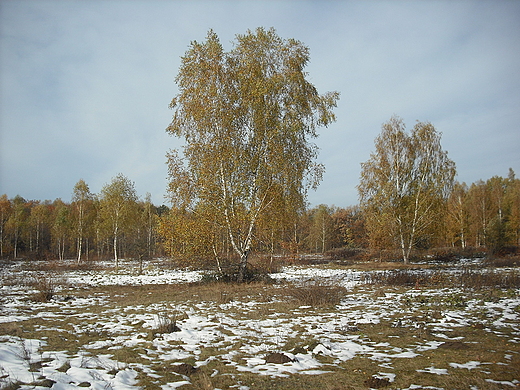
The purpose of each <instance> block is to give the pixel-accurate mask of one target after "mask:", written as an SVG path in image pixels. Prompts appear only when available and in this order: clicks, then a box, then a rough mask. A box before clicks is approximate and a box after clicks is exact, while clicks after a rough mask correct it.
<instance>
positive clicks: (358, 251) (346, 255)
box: [325, 247, 367, 261]
mask: <svg viewBox="0 0 520 390" xmlns="http://www.w3.org/2000/svg"><path fill="white" fill-rule="evenodd" d="M366 253H367V250H366V249H362V248H347V247H343V248H334V249H331V250H329V251H327V252H325V256H327V257H329V258H330V259H331V260H354V261H359V260H364V259H365V257H366Z"/></svg>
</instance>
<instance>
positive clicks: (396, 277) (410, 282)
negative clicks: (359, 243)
mask: <svg viewBox="0 0 520 390" xmlns="http://www.w3.org/2000/svg"><path fill="white" fill-rule="evenodd" d="M364 278H365V280H364V281H365V283H369V284H376V285H387V286H407V287H414V286H415V287H464V288H471V289H474V290H479V289H482V288H488V287H489V288H503V289H509V288H518V287H520V273H519V272H517V271H516V270H514V271H510V272H494V271H481V270H475V269H471V268H466V269H463V270H462V271H461V272H457V273H454V274H453V273H448V272H443V271H441V270H435V271H421V270H407V269H399V270H391V271H383V272H371V273H366V274H365V275H364Z"/></svg>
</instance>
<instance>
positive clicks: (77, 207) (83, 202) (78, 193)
mask: <svg viewBox="0 0 520 390" xmlns="http://www.w3.org/2000/svg"><path fill="white" fill-rule="evenodd" d="M93 199H94V195H92V193H91V192H90V189H89V187H88V185H87V183H85V181H84V180H83V179H80V180H79V181H78V182H77V183H76V185H75V186H74V189H73V193H72V203H73V206H74V211H75V217H76V221H75V222H76V226H75V227H76V235H77V237H76V240H77V251H78V256H77V262H78V263H80V262H81V254H82V250H83V240H84V237H85V230H86V229H87V226H86V223H87V213H88V209H89V205H90V203H91V202H92V200H93Z"/></svg>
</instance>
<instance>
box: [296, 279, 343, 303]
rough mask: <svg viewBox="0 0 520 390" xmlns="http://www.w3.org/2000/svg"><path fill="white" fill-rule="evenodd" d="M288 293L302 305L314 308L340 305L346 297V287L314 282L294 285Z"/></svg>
mask: <svg viewBox="0 0 520 390" xmlns="http://www.w3.org/2000/svg"><path fill="white" fill-rule="evenodd" d="M286 292H287V294H288V295H289V296H290V297H291V298H293V299H296V300H297V301H299V302H300V304H302V305H306V306H312V307H320V306H335V305H338V304H339V303H341V300H342V299H343V298H344V297H345V295H346V290H345V288H344V287H341V286H337V285H331V284H326V283H323V282H314V281H312V282H307V283H305V284H303V285H295V284H293V285H291V286H289V287H288V288H287V290H286Z"/></svg>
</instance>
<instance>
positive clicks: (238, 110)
mask: <svg viewBox="0 0 520 390" xmlns="http://www.w3.org/2000/svg"><path fill="white" fill-rule="evenodd" d="M308 62H309V49H308V48H307V47H306V46H304V45H303V44H302V43H301V42H299V41H296V40H294V39H287V40H286V39H282V38H280V37H279V36H278V35H277V34H276V31H275V30H274V29H269V30H265V29H263V28H258V29H257V30H256V31H254V32H252V31H248V32H247V33H246V34H244V35H237V36H236V40H235V42H234V47H233V49H232V50H231V51H229V52H225V51H224V49H223V47H222V45H221V43H220V41H219V38H218V37H217V35H216V34H215V33H214V32H213V31H209V32H208V35H207V37H206V40H205V41H204V42H202V43H199V42H192V43H191V45H190V48H189V50H188V51H187V52H186V54H185V56H184V57H183V58H182V64H181V67H180V70H179V74H178V76H177V78H176V82H177V84H178V87H179V93H178V94H177V96H175V97H174V98H173V100H172V102H171V104H170V108H171V109H173V110H174V115H173V120H172V122H171V124H170V125H169V127H168V128H167V132H169V133H170V134H172V135H175V136H178V137H181V138H184V140H185V147H184V150H183V156H180V155H179V153H177V152H176V151H172V152H171V153H169V154H168V164H169V174H170V175H169V176H170V182H169V194H170V196H171V200H172V205H173V212H174V213H175V212H179V210H188V211H189V212H190V213H193V214H194V215H195V216H196V218H197V219H198V220H199V222H201V223H203V224H205V225H206V226H205V229H202V230H203V231H207V229H209V230H210V231H211V232H212V233H206V234H210V235H212V236H214V237H220V234H219V232H221V231H222V230H224V231H225V234H226V235H227V237H228V239H229V242H230V245H231V247H232V248H233V250H234V252H235V253H236V254H237V255H238V258H239V259H240V260H239V262H238V264H237V265H238V280H239V281H243V278H244V275H245V271H246V268H247V264H248V255H249V253H250V251H251V249H252V246H253V244H254V237H255V230H256V229H257V227H258V226H260V225H262V226H265V225H266V224H265V223H261V221H262V220H263V219H269V215H275V214H276V215H278V217H277V218H276V220H278V221H282V220H285V219H284V218H280V217H279V214H280V213H281V212H283V213H286V214H291V213H292V212H293V211H294V210H295V209H301V208H303V207H304V204H305V199H306V191H307V190H308V188H309V187H316V186H317V185H318V183H319V181H320V179H321V175H322V171H323V167H322V166H321V165H319V164H317V163H316V157H317V147H316V146H315V144H313V143H312V142H310V140H311V139H313V138H316V137H317V132H316V129H317V128H318V127H319V126H327V125H329V124H330V123H332V122H333V121H335V116H334V114H333V111H332V109H333V108H334V107H335V106H336V102H337V100H338V98H339V94H338V93H337V92H329V93H326V94H324V95H320V94H319V93H318V91H317V90H316V88H315V87H314V85H312V84H311V83H310V82H309V81H308V80H307V78H306V77H307V73H306V72H304V68H305V66H306V65H307V64H308ZM273 223H275V222H274V219H273ZM206 249H207V248H206Z"/></svg>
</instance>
